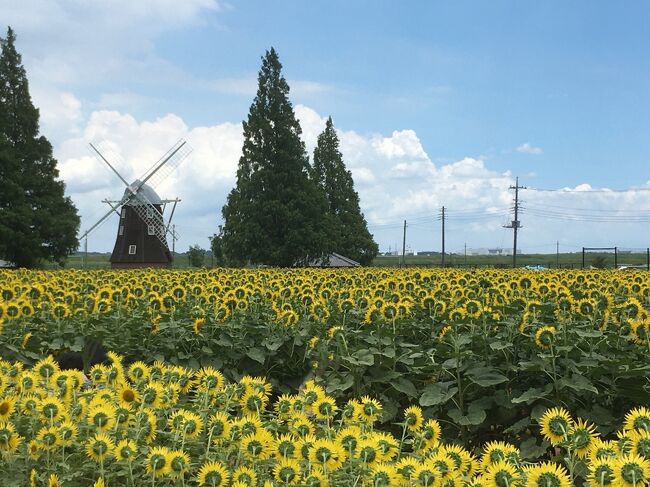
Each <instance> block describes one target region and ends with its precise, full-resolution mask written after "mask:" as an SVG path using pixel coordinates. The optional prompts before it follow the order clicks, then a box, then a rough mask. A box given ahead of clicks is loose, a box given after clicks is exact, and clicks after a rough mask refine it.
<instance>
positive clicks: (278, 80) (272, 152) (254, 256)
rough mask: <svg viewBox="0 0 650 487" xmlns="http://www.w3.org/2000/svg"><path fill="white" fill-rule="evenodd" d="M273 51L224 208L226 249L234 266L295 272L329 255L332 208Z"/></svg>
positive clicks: (264, 69)
mask: <svg viewBox="0 0 650 487" xmlns="http://www.w3.org/2000/svg"><path fill="white" fill-rule="evenodd" d="M281 69H282V65H281V64H280V61H279V59H278V55H277V53H276V52H275V50H274V49H273V48H271V50H270V51H267V52H266V55H265V56H264V57H263V58H262V68H261V69H260V72H259V75H258V89H257V96H256V97H255V99H254V101H253V104H252V105H251V107H250V110H249V113H248V120H247V121H244V122H243V126H244V145H243V150H242V156H241V158H240V159H239V167H238V169H237V184H236V187H235V188H234V189H233V190H232V191H231V192H230V194H229V195H228V201H227V203H226V205H225V206H224V207H223V210H222V213H223V217H224V228H223V245H224V250H225V254H226V257H227V259H228V260H229V262H232V263H240V264H241V263H245V262H250V263H252V264H267V265H274V266H283V267H286V266H292V265H298V264H305V263H307V262H308V261H309V260H311V259H313V258H316V257H320V256H322V255H323V254H325V253H326V252H327V251H328V250H329V248H328V240H327V237H328V225H327V221H328V219H327V215H326V213H327V203H326V201H325V198H324V195H323V194H322V192H321V191H320V190H319V188H318V186H317V185H316V183H315V182H314V181H312V180H311V178H310V174H309V173H310V165H309V158H308V156H307V154H306V151H305V145H304V143H303V142H302V140H301V139H300V134H301V129H300V125H299V123H298V120H296V117H295V114H294V111H293V107H292V105H291V102H290V101H289V85H288V84H287V82H286V81H285V79H284V77H283V76H282V73H281Z"/></svg>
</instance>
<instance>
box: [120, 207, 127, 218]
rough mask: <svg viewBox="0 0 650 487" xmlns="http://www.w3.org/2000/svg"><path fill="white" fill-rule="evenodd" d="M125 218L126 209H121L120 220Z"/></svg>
mask: <svg viewBox="0 0 650 487" xmlns="http://www.w3.org/2000/svg"><path fill="white" fill-rule="evenodd" d="M125 216H126V208H122V214H121V215H120V218H124V217H125Z"/></svg>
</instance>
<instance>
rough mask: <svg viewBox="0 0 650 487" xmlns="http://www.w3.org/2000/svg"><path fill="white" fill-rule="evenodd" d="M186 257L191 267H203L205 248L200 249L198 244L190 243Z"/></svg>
mask: <svg viewBox="0 0 650 487" xmlns="http://www.w3.org/2000/svg"><path fill="white" fill-rule="evenodd" d="M187 258H188V260H189V262H190V265H191V266H192V267H203V264H204V263H205V249H202V248H201V247H200V246H199V245H190V249H189V250H188V251H187Z"/></svg>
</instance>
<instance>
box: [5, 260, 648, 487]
mask: <svg viewBox="0 0 650 487" xmlns="http://www.w3.org/2000/svg"><path fill="white" fill-rule="evenodd" d="M649 300H650V277H648V274H647V273H645V272H642V271H630V272H615V271H523V270H522V271H512V270H462V271H461V270H453V269H443V270H432V269H405V270H404V269H372V268H369V269H355V270H315V269H289V270H279V269H259V270H245V269H217V270H209V271H208V270H205V271H189V270H187V271H175V270H169V271H161V270H134V271H119V272H116V271H106V270H102V271H74V270H69V271H27V270H18V271H0V356H1V357H2V359H4V360H3V361H2V362H1V363H0V454H1V459H0V470H1V471H2V472H3V478H2V480H1V481H0V484H1V485H3V486H4V485H8V486H9V485H21V486H22V485H30V483H31V485H39V486H40V485H48V486H58V485H63V486H70V487H74V486H91V485H93V484H94V485H213V486H221V485H223V486H233V487H234V486H237V487H242V486H245V485H249V486H260V487H263V486H267V487H269V486H271V485H306V486H312V485H313V486H319V485H342V486H343V485H346V486H347V485H349V486H355V487H356V486H361V485H371V486H376V487H380V486H390V485H424V486H429V485H431V486H434V485H435V486H437V485H449V486H453V485H497V486H515V485H531V486H532V485H539V486H562V485H582V484H583V483H584V484H585V485H586V483H588V484H589V485H610V484H611V485H631V486H632V485H636V486H643V485H646V484H648V485H650V465H649V464H648V462H649V461H650V411H649V410H648V409H647V408H646V407H647V405H649V404H650V360H649V359H648V358H649V357H650V343H649V342H648V333H649V332H650V314H649V311H648V310H649V309H650V301H649ZM89 339H92V340H100V341H101V342H103V344H104V345H105V347H106V348H107V349H108V350H111V352H110V353H109V357H110V360H109V361H107V362H106V363H104V364H98V365H95V366H93V367H92V368H89V369H87V370H86V374H87V378H86V377H85V376H83V375H81V373H77V372H72V371H64V370H59V369H58V366H57V363H56V361H55V360H54V359H53V358H52V356H54V357H56V356H57V354H59V353H61V352H65V351H73V352H74V351H77V352H81V351H83V350H84V347H85V345H86V343H87V342H88V341H89ZM50 355H51V356H50ZM109 362H110V363H109ZM574 417H575V418H576V419H575V420H574V419H573V418H574ZM5 472H10V473H7V474H5Z"/></svg>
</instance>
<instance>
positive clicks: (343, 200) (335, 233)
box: [313, 117, 379, 265]
mask: <svg viewBox="0 0 650 487" xmlns="http://www.w3.org/2000/svg"><path fill="white" fill-rule="evenodd" d="M313 177H314V179H315V180H316V181H317V183H318V185H319V186H320V187H321V189H322V190H323V191H324V193H325V195H326V197H327V202H328V204H329V208H328V211H329V215H330V217H331V219H332V225H333V229H332V234H331V240H332V248H333V250H334V251H335V252H337V253H339V254H342V255H344V256H346V257H349V258H351V259H354V260H356V261H358V262H360V263H361V264H364V265H367V264H370V263H371V262H372V260H373V259H374V258H375V256H376V255H377V251H378V250H379V248H378V247H377V244H376V243H375V241H374V240H373V238H372V235H371V234H370V232H369V231H368V225H367V223H366V219H365V218H364V216H363V213H361V209H360V208H359V195H358V194H357V192H356V191H355V190H354V181H353V180H352V174H351V173H350V171H348V170H347V169H346V168H345V164H344V162H343V156H342V155H341V152H340V151H339V138H338V136H337V134H336V130H335V129H334V124H333V123H332V117H329V118H328V119H327V123H326V125H325V130H324V131H323V132H322V133H321V134H320V135H319V136H318V143H317V145H316V148H315V149H314V167H313Z"/></svg>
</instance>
